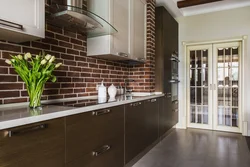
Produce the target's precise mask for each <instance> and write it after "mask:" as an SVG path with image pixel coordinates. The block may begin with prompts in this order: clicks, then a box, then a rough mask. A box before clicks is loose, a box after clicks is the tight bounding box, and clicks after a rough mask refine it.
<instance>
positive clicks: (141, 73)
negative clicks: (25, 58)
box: [0, 0, 155, 104]
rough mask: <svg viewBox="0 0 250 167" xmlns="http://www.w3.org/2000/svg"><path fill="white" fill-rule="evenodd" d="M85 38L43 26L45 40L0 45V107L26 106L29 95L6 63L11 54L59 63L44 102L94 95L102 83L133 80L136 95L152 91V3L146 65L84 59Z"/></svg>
mask: <svg viewBox="0 0 250 167" xmlns="http://www.w3.org/2000/svg"><path fill="white" fill-rule="evenodd" d="M86 46H87V42H86V36H84V35H80V34H77V33H75V32H72V31H70V30H65V29H62V28H58V27H54V26H51V25H46V38H45V39H41V40H37V41H32V42H25V43H22V44H16V43H11V42H8V41H0V104H9V103H18V102H27V101H28V94H27V91H26V89H25V85H24V83H23V82H22V80H21V78H20V77H18V76H17V74H16V72H15V71H14V69H13V68H11V67H10V66H9V65H8V64H6V63H5V59H8V58H10V57H9V55H10V54H14V55H16V54H20V53H26V52H30V53H32V54H38V53H39V52H41V51H44V52H45V53H49V54H51V55H54V56H56V58H57V61H59V62H62V63H63V66H62V67H60V68H59V69H58V70H57V71H55V72H54V74H55V75H56V76H57V79H58V81H57V82H56V83H47V84H46V86H45V90H44V93H43V97H42V99H43V100H50V99H61V98H70V97H81V96H89V95H96V94H97V91H96V84H97V83H100V82H101V81H102V80H103V79H104V83H105V86H110V84H111V83H114V84H115V85H116V86H118V85H124V79H126V78H129V79H133V80H134V82H131V83H130V85H129V88H131V89H133V91H136V92H154V91H155V89H154V88H155V73H154V68H155V0H148V6H147V63H146V64H142V65H134V66H128V65H127V64H123V63H117V62H112V61H106V60H101V59H96V58H91V57H87V56H86V53H87V47H86Z"/></svg>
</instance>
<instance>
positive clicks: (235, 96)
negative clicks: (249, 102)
mask: <svg viewBox="0 0 250 167" xmlns="http://www.w3.org/2000/svg"><path fill="white" fill-rule="evenodd" d="M238 100H239V99H238V88H232V106H233V107H238Z"/></svg>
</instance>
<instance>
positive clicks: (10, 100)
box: [4, 98, 28, 104]
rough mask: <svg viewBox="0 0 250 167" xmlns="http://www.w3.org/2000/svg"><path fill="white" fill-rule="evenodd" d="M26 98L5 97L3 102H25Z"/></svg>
mask: <svg viewBox="0 0 250 167" xmlns="http://www.w3.org/2000/svg"><path fill="white" fill-rule="evenodd" d="M27 101H28V98H16V99H5V100H4V104H10V103H21V102H27Z"/></svg>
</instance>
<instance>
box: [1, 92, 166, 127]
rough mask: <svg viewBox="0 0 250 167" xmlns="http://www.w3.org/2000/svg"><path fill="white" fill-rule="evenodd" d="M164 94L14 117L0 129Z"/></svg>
mask: <svg viewBox="0 0 250 167" xmlns="http://www.w3.org/2000/svg"><path fill="white" fill-rule="evenodd" d="M163 96H164V94H157V95H151V96H145V97H142V98H140V99H131V100H126V101H119V102H113V103H105V104H98V105H93V106H88V107H79V108H75V109H69V110H65V111H59V112H54V113H49V114H44V115H39V116H33V117H28V118H19V119H14V120H10V121H3V122H0V130H4V129H9V128H14V127H18V126H23V125H28V124H33V123H38V122H43V121H48V120H52V119H57V118H62V117H66V116H71V115H76V114H81V113H85V112H90V111H95V110H100V109H104V108H109V107H115V106H119V105H125V104H129V103H133V102H138V101H144V100H148V99H153V98H159V97H163Z"/></svg>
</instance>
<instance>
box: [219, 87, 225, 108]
mask: <svg viewBox="0 0 250 167" xmlns="http://www.w3.org/2000/svg"><path fill="white" fill-rule="evenodd" d="M218 106H224V88H218Z"/></svg>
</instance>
